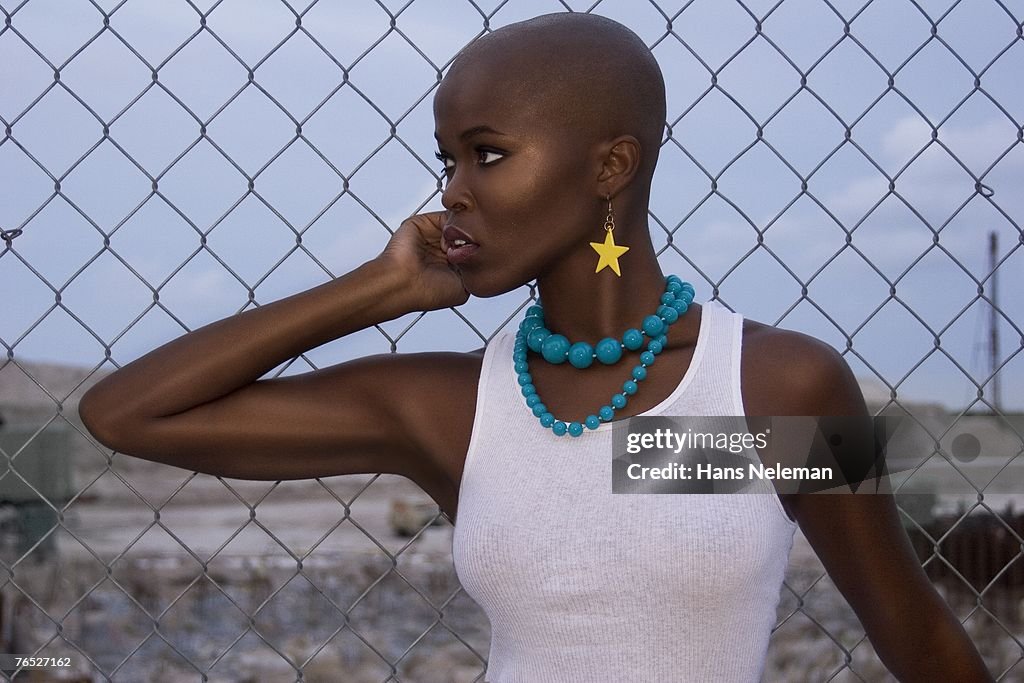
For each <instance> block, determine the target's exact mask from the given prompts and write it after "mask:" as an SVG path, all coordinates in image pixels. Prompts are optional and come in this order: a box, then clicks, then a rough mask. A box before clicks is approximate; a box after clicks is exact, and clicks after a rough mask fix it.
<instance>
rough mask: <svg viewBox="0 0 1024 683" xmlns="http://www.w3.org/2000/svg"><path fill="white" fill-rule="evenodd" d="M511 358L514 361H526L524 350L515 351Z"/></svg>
mask: <svg viewBox="0 0 1024 683" xmlns="http://www.w3.org/2000/svg"><path fill="white" fill-rule="evenodd" d="M512 360H513V361H514V362H516V363H520V362H522V363H525V362H526V351H516V352H515V353H513V354H512Z"/></svg>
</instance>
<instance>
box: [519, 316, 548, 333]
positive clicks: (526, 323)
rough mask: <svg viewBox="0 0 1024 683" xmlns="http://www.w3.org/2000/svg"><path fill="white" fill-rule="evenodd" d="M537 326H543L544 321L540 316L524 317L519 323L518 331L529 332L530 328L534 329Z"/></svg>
mask: <svg viewBox="0 0 1024 683" xmlns="http://www.w3.org/2000/svg"><path fill="white" fill-rule="evenodd" d="M538 327H544V321H543V320H541V319H540V318H526V319H524V320H523V322H521V323H519V331H520V332H522V333H523V334H529V333H530V331H531V330H535V329H537V328H538Z"/></svg>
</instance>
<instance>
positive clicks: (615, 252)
mask: <svg viewBox="0 0 1024 683" xmlns="http://www.w3.org/2000/svg"><path fill="white" fill-rule="evenodd" d="M604 229H605V231H606V232H605V235H604V242H591V243H590V246H592V247H593V248H594V251H596V252H597V253H598V255H599V256H600V257H601V258H599V259H598V260H597V270H595V271H594V272H595V273H600V272H601V269H602V268H604V267H605V266H607V267H609V268H611V269H612V270H614V271H615V274H616V275H618V276H619V277H622V273H621V272H620V271H619V257H620V256H622V255H623V254H625V253H626V252H627V251H629V247H622V246H619V245H617V244H615V238H614V237H612V230H614V229H615V215H614V214H613V213H612V198H611V196H610V195H609V196H608V216H607V217H606V218H605V219H604Z"/></svg>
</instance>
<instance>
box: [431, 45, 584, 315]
mask: <svg viewBox="0 0 1024 683" xmlns="http://www.w3.org/2000/svg"><path fill="white" fill-rule="evenodd" d="M496 73H498V71H497V70H495V69H488V68H486V67H485V66H484V65H482V64H481V65H479V66H478V65H475V64H473V65H470V64H467V65H463V66H462V68H461V69H460V70H459V71H458V72H456V73H454V74H450V75H449V76H448V77H447V78H445V80H444V81H443V82H442V83H441V85H440V87H439V88H438V92H437V95H436V97H435V99H434V119H435V124H436V131H435V137H436V138H437V143H438V149H439V154H440V158H441V162H442V163H443V164H444V167H445V175H446V186H445V190H444V193H443V195H442V199H441V201H442V204H443V205H444V207H445V208H446V209H448V211H449V212H450V213H449V218H448V224H449V225H453V226H455V227H457V228H458V229H459V230H461V231H462V232H464V233H465V234H467V235H468V236H469V237H470V238H471V240H472V241H473V242H475V243H477V244H478V245H479V248H478V249H477V251H476V252H475V253H474V254H473V255H472V256H471V257H470V258H469V259H468V260H467V261H466V262H464V263H461V264H459V265H457V268H458V269H459V272H460V273H461V275H462V280H463V284H464V286H465V287H466V290H467V291H468V292H470V293H471V294H473V295H475V296H480V297H489V296H496V295H498V294H502V293H505V292H508V291H511V290H512V289H515V288H516V287H520V286H522V285H523V284H525V283H527V282H529V281H530V280H532V279H534V278H535V277H538V276H539V275H541V274H543V273H545V272H546V271H548V270H549V269H550V268H553V267H555V266H557V265H560V264H564V263H565V259H571V258H572V256H573V253H574V252H580V253H583V254H584V255H585V258H586V262H587V263H589V262H590V261H592V260H593V250H592V249H590V247H589V245H588V243H587V242H588V240H587V237H586V236H588V235H589V236H590V237H591V238H593V239H597V237H594V235H598V231H597V230H595V229H594V228H595V226H596V227H597V228H600V220H601V217H602V216H603V214H602V215H601V216H599V215H598V214H600V212H601V201H600V197H598V195H597V186H596V179H597V177H598V175H599V172H600V163H599V160H598V158H597V155H596V153H595V150H594V149H593V145H591V146H590V147H588V146H587V145H586V144H583V143H582V142H581V141H580V140H578V139H575V138H574V136H572V135H569V134H566V131H565V130H564V129H562V128H561V127H560V126H559V125H558V118H559V117H560V115H562V114H564V112H562V111H557V110H556V111H552V107H551V106H550V105H548V106H545V105H543V104H541V103H538V102H537V101H536V99H531V98H530V96H529V94H528V93H516V92H514V90H513V89H511V88H508V87H505V84H504V83H503V81H504V80H506V79H502V78H500V77H495V76H494V75H495V74H496ZM595 164H596V165H595ZM581 247H582V249H581ZM583 249H585V250H586V252H590V253H586V252H583Z"/></svg>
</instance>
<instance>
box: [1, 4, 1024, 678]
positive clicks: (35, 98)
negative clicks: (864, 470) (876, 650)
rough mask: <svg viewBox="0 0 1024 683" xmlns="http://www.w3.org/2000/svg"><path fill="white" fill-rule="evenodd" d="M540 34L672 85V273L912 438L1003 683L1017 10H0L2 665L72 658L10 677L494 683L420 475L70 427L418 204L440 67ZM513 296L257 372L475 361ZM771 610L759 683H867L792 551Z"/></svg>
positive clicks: (386, 329) (1010, 497) (860, 643)
mask: <svg viewBox="0 0 1024 683" xmlns="http://www.w3.org/2000/svg"><path fill="white" fill-rule="evenodd" d="M558 11H591V12H594V13H598V14H601V15H604V16H608V17H611V18H613V19H616V20H618V21H620V22H622V23H624V24H626V25H627V26H629V27H630V28H631V29H633V30H634V31H635V32H636V33H637V34H639V35H640V36H641V37H642V38H643V40H644V41H645V42H646V43H647V44H648V45H649V46H650V47H651V49H652V51H653V54H654V55H655V57H656V58H657V59H658V62H659V64H660V65H661V68H662V70H663V73H664V75H665V80H666V86H667V91H668V93H667V94H668V120H667V122H666V124H667V127H666V136H665V140H664V143H663V145H662V149H661V152H660V160H659V165H658V170H657V172H656V174H655V179H654V187H653V190H652V197H651V211H650V220H649V224H650V229H651V234H652V236H653V239H654V244H655V248H656V249H657V250H658V252H659V258H660V260H661V262H662V268H663V270H664V271H665V272H666V273H669V272H671V273H677V274H679V275H680V276H681V277H683V279H685V280H688V281H690V282H692V283H694V286H695V288H696V290H697V297H696V298H697V300H698V301H705V300H708V299H712V298H717V299H718V300H720V301H721V302H722V303H724V304H725V305H727V306H729V307H730V308H732V309H733V310H737V311H739V312H741V313H743V314H744V315H746V316H747V317H749V318H752V319H755V320H758V321H761V322H763V323H767V324H773V325H778V326H780V327H785V328H789V329H794V330H799V331H801V332H805V333H808V334H811V335H813V336H816V337H818V338H820V339H823V340H825V341H827V342H828V343H830V344H831V345H832V346H834V347H835V348H836V349H838V350H840V351H842V352H843V353H844V357H845V358H846V360H847V362H848V363H849V364H850V366H851V367H852V368H853V370H854V373H855V374H856V375H857V377H858V380H859V381H860V383H861V387H862V389H863V391H864V393H865V396H866V398H867V400H868V403H869V406H870V407H871V409H872V411H873V412H875V413H877V414H883V413H884V414H895V415H902V416H906V417H908V418H911V419H912V420H913V421H914V422H915V424H918V425H919V426H920V430H921V432H922V435H923V440H922V444H923V450H922V458H921V459H922V466H921V468H920V469H919V470H916V471H912V472H911V473H910V475H909V477H907V478H906V479H905V480H904V481H901V484H902V489H901V490H900V492H899V494H898V500H899V502H900V507H901V509H902V510H903V516H904V522H905V526H906V528H907V531H908V534H909V535H910V536H911V539H912V541H913V542H914V544H915V547H916V548H917V549H918V552H919V554H920V556H921V559H922V562H923V563H924V564H925V567H926V569H927V570H928V572H929V575H930V576H932V577H933V579H934V580H935V582H936V586H937V587H938V588H939V589H940V591H941V592H942V593H943V595H944V596H945V597H946V598H947V600H948V601H949V602H950V604H951V606H953V607H954V611H956V613H957V615H958V616H959V617H960V618H961V619H962V620H963V621H964V622H965V625H966V627H967V628H968V630H969V632H970V633H971V634H972V636H973V637H974V638H975V642H976V643H978V646H979V649H981V650H982V652H983V655H984V656H985V657H986V661H987V662H988V663H989V664H990V667H991V668H992V670H993V672H994V673H995V674H996V675H998V676H1000V680H1003V681H1020V680H1024V664H1022V663H1021V661H1022V659H1024V642H1022V640H1024V638H1022V635H1024V627H1022V624H1024V553H1022V547H1024V546H1022V545H1021V543H1022V539H1021V535H1022V534H1024V515H1021V514H1020V513H1019V512H1015V509H1014V505H1016V509H1017V510H1019V509H1020V508H1021V507H1022V505H1024V500H1022V498H1024V478H1022V477H1021V476H1020V472H1021V466H1022V463H1024V455H1022V452H1024V440H1022V438H1021V434H1022V433H1024V432H1022V429H1021V428H1022V424H1024V423H1022V421H1021V419H1020V417H1021V412H1022V411H1024V390H1022V386H1024V358H1022V356H1021V353H1020V352H1021V350H1022V348H1024V332H1022V330H1021V323H1022V321H1024V303H1022V300H1021V298H1020V297H1019V292H1020V291H1021V289H1022V285H1024V267H1022V266H1024V255H1022V252H1021V248H1020V247H1021V244H1022V242H1024V232H1022V230H1021V222H1022V217H1024V193H1021V191H1020V188H1021V187H1022V185H1024V144H1022V140H1024V133H1022V120H1024V89H1022V88H1021V80H1020V74H1021V73H1022V71H1024V40H1022V37H1021V36H1022V29H1021V26H1022V24H1021V22H1022V18H1024V4H1022V3H1021V2H1020V1H1019V0H1017V1H1015V2H1001V1H999V0H959V1H956V2H954V1H952V0H933V1H926V0H869V1H868V2H862V1H860V0H857V1H844V0H781V1H779V0H773V1H770V2H769V1H768V0H764V1H761V0H743V1H742V2H741V1H739V0H692V1H691V2H686V3H683V2H679V1H676V2H671V1H668V0H661V1H659V2H654V1H653V0H650V1H648V0H630V1H627V0H620V1H614V0H603V1H599V2H596V3H594V2H569V1H564V2H555V1H548V2H543V1H540V0H506V1H504V2H497V1H479V2H471V1H469V0H459V1H457V0H407V1H405V2H395V1H385V0H344V1H342V0H333V1H332V0H320V1H314V2H307V1H306V0H301V1H299V2H286V1H285V0H222V1H220V2H209V1H203V2H200V1H195V0H122V1H121V2H112V1H106V0H26V1H25V2H21V3H13V2H6V1H4V2H0V14H2V15H3V17H4V25H3V27H0V125H2V126H3V128H4V132H3V136H2V137H0V230H2V232H0V239H2V244H0V290H2V291H3V292H4V293H6V296H5V297H4V301H3V304H2V305H0V344H2V347H3V350H4V351H5V352H6V356H5V358H4V359H3V360H2V361H0V419H2V420H3V425H2V426H0V532H2V533H0V540H2V543H0V551H2V556H0V560H2V561H3V563H4V568H5V570H6V574H7V576H6V578H5V579H4V584H3V586H2V589H0V652H8V653H20V654H33V653H35V654H39V655H44V656H60V655H66V656H68V657H70V658H71V660H72V662H73V666H70V667H68V668H67V669H65V670H63V671H55V670H48V671H46V672H40V671H36V672H33V673H35V674H38V675H42V676H49V677H51V678H52V679H54V680H88V681H100V680H116V681H135V680H152V681H193V680H217V681H250V680H251V681H278V680H279V681H291V680H298V679H299V678H300V672H301V675H302V677H303V679H304V680H313V681H319V680H325V681H335V680H337V681H385V680H402V681H483V680H484V666H485V660H486V655H487V645H488V642H489V641H488V639H489V627H488V624H487V621H486V618H485V617H484V615H483V614H482V612H481V611H480V610H479V608H478V607H477V606H476V605H475V603H473V602H472V600H471V599H469V598H468V596H466V594H465V593H464V592H462V591H461V589H460V587H459V585H458V581H457V577H455V575H454V572H453V570H452V567H451V556H450V548H451V525H450V524H449V523H448V521H447V520H445V519H444V518H441V517H439V515H438V511H437V507H436V505H433V504H432V501H430V499H429V498H427V497H426V496H425V495H424V494H423V493H422V492H421V491H420V490H419V489H418V487H416V486H415V485H413V484H412V483H411V482H409V481H408V480H405V479H403V478H400V477H394V476H380V475H365V476H351V477H334V478H330V479H322V480H314V481H304V482H282V483H273V482H241V481H234V480H224V479H219V478H215V477H210V476H207V475H196V474H195V473H189V472H185V471H183V470H180V469H177V468H172V467H166V466H161V465H156V464H152V463H148V462H145V461H141V460H137V459H134V458H131V457H128V456H124V455H122V454H117V453H112V452H111V451H109V450H107V449H104V448H102V447H101V446H99V444H97V443H95V442H94V441H93V440H91V438H90V437H89V435H88V432H87V431H86V430H85V429H84V428H83V427H82V426H81V422H80V421H79V420H78V417H77V410H76V407H77V402H78V399H79V397H80V396H81V395H82V393H84V391H85V390H87V389H88V388H89V387H90V386H92V384H94V383H95V382H96V381H97V380H98V379H99V378H101V377H102V376H103V375H104V374H106V373H107V372H110V371H111V370H113V369H115V368H116V367H119V366H121V365H124V364H126V363H128V362H130V361H132V360H134V359H135V358H137V357H138V356H140V355H142V354H144V353H146V352H147V351H149V350H151V349H153V348H155V347H157V346H159V345H161V344H163V343H164V342H166V341H169V340H171V339H173V338H176V337H178V336H180V335H181V334H183V333H185V332H186V331H189V330H193V329H195V328H197V327H200V326H202V325H205V324H207V323H210V322H213V321H215V320H219V319H222V318H224V317H227V316H230V315H233V314H236V313H238V312H240V311H243V310H246V309H248V308H250V307H253V306H258V305H261V304H264V303H267V302H270V301H274V300H277V299H280V298H283V297H286V296H288V295H291V294H294V293H297V292H300V291H303V290H306V289H309V288H311V287H313V286H315V285H318V284H321V283H323V282H325V281H327V280H328V279H330V278H334V277H338V276H339V275H342V274H344V273H346V272H348V271H350V270H352V269H353V268H355V267H357V266H358V265H360V264H362V263H363V262H365V261H367V260H369V259H371V258H373V257H374V256H376V255H377V254H378V253H379V252H380V250H381V249H382V248H383V247H384V245H385V244H386V243H387V240H388V239H389V238H390V235H391V232H392V231H394V230H395V229H397V227H398V225H399V224H400V223H401V221H402V220H403V219H404V218H406V217H407V216H409V215H411V214H413V213H418V212H421V211H428V210H439V209H440V208H441V205H440V189H441V187H442V178H443V175H442V170H441V164H440V162H438V161H436V160H435V159H434V152H435V151H436V146H435V142H434V139H433V130H434V127H433V116H432V109H431V107H432V98H433V93H434V90H435V88H436V86H437V83H438V81H439V79H440V78H441V76H442V75H443V73H444V72H445V70H446V69H447V67H448V65H449V64H450V62H451V60H452V58H453V57H454V56H455V54H456V52H457V51H458V50H459V49H460V48H461V47H462V46H463V45H465V44H466V43H467V42H469V41H471V40H473V39H474V38H476V37H478V36H480V35H482V34H483V33H484V32H485V31H487V30H491V29H494V28H497V27H500V26H503V25H506V24H509V23H512V22H516V21H520V20H523V19H527V18H530V17H533V16H536V15H539V14H544V13H547V12H558ZM609 58H614V55H610V56H609ZM1014 292H1018V295H1017V296H1015V295H1014ZM766 293H769V295H768V296H766V295H765V294H766ZM533 295H534V291H533V290H532V288H531V287H529V286H526V287H523V288H520V289H519V290H516V291H513V292H509V293H507V294H505V295H502V296H499V297H495V298H491V299H486V300H481V299H476V298H474V299H471V300H470V301H469V302H467V303H466V304H465V305H463V306H460V307H458V308H456V309H449V310H443V311H433V312H430V313H426V314H422V313H416V314H410V315H407V316H403V317H402V318H399V319H397V320H393V321H389V322H387V323H384V324H382V325H378V326H375V327H373V328H369V329H366V330H363V331H361V332H358V333H355V334H353V335H350V336H348V337H345V338H343V339H339V340H336V341H334V342H331V343H329V344H326V345H324V346H322V347H320V348H317V349H312V350H310V351H309V352H307V353H305V354H303V355H302V356H300V357H299V358H296V359H293V360H292V361H289V362H288V363H285V364H283V365H282V366H281V367H278V368H275V369H274V370H273V371H272V372H271V373H268V375H267V376H268V377H270V376H277V375H290V374H295V373H303V372H308V371H310V370H312V369H314V368H322V367H325V366H329V365H333V364H336V363H340V362H344V361H346V360H350V359H353V358H358V357H361V356H365V355H368V354H371V353H381V352H399V353H401V352H414V351H427V350H454V351H469V350H472V349H475V348H478V347H480V346H481V345H482V344H483V343H485V342H486V341H487V340H489V339H490V338H492V337H493V336H494V335H495V334H497V333H498V332H499V331H502V330H506V329H512V327H511V326H512V325H515V324H516V323H517V322H518V319H519V318H520V317H521V316H522V310H523V309H524V308H525V307H526V306H527V305H528V304H529V303H530V302H531V297H532V296H533ZM965 433H969V434H971V435H973V436H974V437H976V438H977V439H978V440H979V442H980V444H981V449H980V453H973V452H971V451H970V449H968V450H966V451H965V450H964V449H959V450H957V449H955V448H953V447H952V446H951V444H952V442H953V440H954V439H955V438H956V437H957V436H959V435H961V434H965ZM961 443H962V442H961ZM282 457H287V454H282ZM778 617H779V623H778V626H777V629H776V631H775V633H774V634H773V637H772V643H771V648H770V651H769V662H768V670H767V671H766V673H765V680H769V681H774V680H801V681H804V680H822V681H824V680H840V681H847V680H849V681H857V680H868V681H874V680H892V679H891V677H888V674H887V673H885V671H884V669H883V668H882V667H881V665H880V664H879V663H878V661H877V658H876V657H875V656H874V654H873V651H872V649H871V646H870V643H869V642H868V641H867V640H866V639H865V637H864V631H863V629H862V628H861V627H860V624H859V622H858V621H857V619H856V616H855V615H854V614H853V613H852V611H851V610H850V609H849V607H848V606H847V605H846V603H845V601H844V600H843V599H842V597H841V596H840V595H839V594H838V592H837V591H836V590H835V588H834V586H832V584H831V582H830V581H829V579H828V578H827V576H825V575H824V572H823V570H822V569H821V566H820V564H819V563H818V562H817V559H816V558H815V557H814V555H813V551H811V550H810V549H809V547H807V545H806V542H805V541H803V540H802V537H801V536H800V534H799V532H798V533H797V541H796V546H795V547H794V552H793V555H792V557H791V562H790V568H789V571H788V572H787V579H786V583H785V585H784V587H783V592H782V598H781V601H780V605H779V611H778ZM11 673H12V672H10V671H7V672H5V674H4V675H5V676H7V677H10V676H11ZM25 675H26V674H25V673H22V674H19V675H18V677H17V680H23V679H22V678H21V677H22V676H25ZM51 678H43V679H38V680H51ZM24 680H28V679H27V678H25V679H24ZM33 680H37V679H33Z"/></svg>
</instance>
